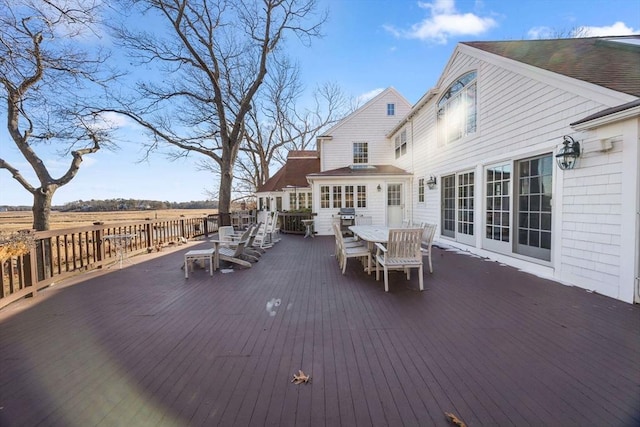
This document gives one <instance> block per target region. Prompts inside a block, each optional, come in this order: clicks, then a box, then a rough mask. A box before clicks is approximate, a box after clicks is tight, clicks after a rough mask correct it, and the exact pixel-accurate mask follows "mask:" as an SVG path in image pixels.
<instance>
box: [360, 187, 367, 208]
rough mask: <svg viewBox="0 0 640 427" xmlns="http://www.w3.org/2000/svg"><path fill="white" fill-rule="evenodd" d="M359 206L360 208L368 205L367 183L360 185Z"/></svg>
mask: <svg viewBox="0 0 640 427" xmlns="http://www.w3.org/2000/svg"><path fill="white" fill-rule="evenodd" d="M358 207H359V208H366V207H367V186H366V185H358Z"/></svg>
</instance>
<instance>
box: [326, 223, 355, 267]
mask: <svg viewBox="0 0 640 427" xmlns="http://www.w3.org/2000/svg"><path fill="white" fill-rule="evenodd" d="M331 227H332V229H333V232H334V233H336V227H338V232H339V233H340V234H342V230H341V228H340V218H334V219H333V222H332V223H331ZM342 241H343V242H344V243H345V245H347V246H349V245H351V246H359V245H361V244H362V241H361V240H359V239H358V238H357V237H355V236H345V235H344V234H342ZM338 252H339V250H338V240H337V239H336V248H335V252H334V255H335V257H336V259H338V255H339V253H338Z"/></svg>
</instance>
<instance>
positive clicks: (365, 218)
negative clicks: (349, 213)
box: [355, 215, 373, 225]
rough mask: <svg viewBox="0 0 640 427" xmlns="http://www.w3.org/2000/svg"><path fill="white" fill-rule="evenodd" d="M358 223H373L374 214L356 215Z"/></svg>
mask: <svg viewBox="0 0 640 427" xmlns="http://www.w3.org/2000/svg"><path fill="white" fill-rule="evenodd" d="M355 221H356V225H371V224H373V217H372V216H364V215H363V216H357V217H356V220H355Z"/></svg>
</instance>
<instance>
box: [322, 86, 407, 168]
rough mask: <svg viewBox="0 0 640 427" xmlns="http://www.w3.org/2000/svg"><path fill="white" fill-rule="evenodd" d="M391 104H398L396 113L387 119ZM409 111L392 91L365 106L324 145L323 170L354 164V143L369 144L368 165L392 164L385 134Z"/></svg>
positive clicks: (337, 129)
mask: <svg viewBox="0 0 640 427" xmlns="http://www.w3.org/2000/svg"><path fill="white" fill-rule="evenodd" d="M389 103H393V104H395V112H396V113H395V115H393V116H387V104H389ZM410 109H411V105H410V104H409V103H408V102H407V100H406V99H404V98H403V97H402V96H401V95H400V94H399V93H398V92H397V91H395V90H394V89H393V88H390V89H387V90H385V91H384V92H382V93H381V94H379V95H378V96H377V97H375V98H374V99H372V100H371V101H369V102H368V103H367V104H365V105H363V106H362V107H361V108H360V109H359V110H357V111H355V112H354V113H352V114H351V115H350V116H348V117H347V118H345V119H344V120H343V121H342V122H340V123H339V124H338V125H337V126H334V127H333V128H332V129H331V130H329V132H328V133H327V134H328V135H330V136H331V137H332V139H331V140H329V141H323V142H322V148H321V153H322V160H321V171H326V170H332V169H338V168H341V167H345V166H349V165H351V164H352V163H353V143H354V142H367V143H368V149H369V164H372V165H373V164H389V162H390V158H389V147H390V145H389V144H390V143H389V141H388V140H387V138H386V137H385V135H386V134H387V133H388V132H390V131H391V130H392V129H393V127H394V126H395V125H396V124H397V123H398V122H399V121H400V120H401V119H402V118H403V117H404V116H405V115H406V114H407V113H408V112H409V110H410ZM392 158H393V157H392ZM392 158H391V159H392Z"/></svg>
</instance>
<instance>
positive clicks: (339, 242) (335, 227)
mask: <svg viewBox="0 0 640 427" xmlns="http://www.w3.org/2000/svg"><path fill="white" fill-rule="evenodd" d="M333 234H334V235H335V237H336V244H337V245H338V249H339V250H342V248H343V247H344V240H343V238H342V230H341V229H340V224H338V223H337V222H334V223H333Z"/></svg>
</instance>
